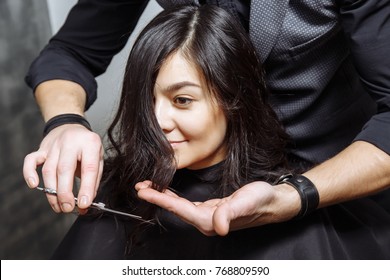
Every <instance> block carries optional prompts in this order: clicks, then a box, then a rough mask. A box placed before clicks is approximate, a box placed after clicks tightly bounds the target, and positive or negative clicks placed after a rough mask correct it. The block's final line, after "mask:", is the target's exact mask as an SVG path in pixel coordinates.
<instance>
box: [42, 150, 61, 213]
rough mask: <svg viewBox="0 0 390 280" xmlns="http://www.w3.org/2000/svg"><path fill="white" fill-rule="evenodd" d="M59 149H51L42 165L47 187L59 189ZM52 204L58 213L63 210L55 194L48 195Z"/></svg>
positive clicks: (43, 177)
mask: <svg viewBox="0 0 390 280" xmlns="http://www.w3.org/2000/svg"><path fill="white" fill-rule="evenodd" d="M58 155H59V151H58V150H57V149H54V150H51V152H50V153H49V154H48V155H47V157H46V161H45V162H44V163H43V165H42V179H43V184H44V186H45V187H46V188H49V189H54V190H57V163H58ZM46 197H47V200H48V201H49V204H50V206H51V207H52V208H53V210H54V211H55V212H57V213H60V212H62V210H61V207H60V205H59V203H58V198H57V196H55V195H46Z"/></svg>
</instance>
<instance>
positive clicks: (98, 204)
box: [36, 187, 154, 224]
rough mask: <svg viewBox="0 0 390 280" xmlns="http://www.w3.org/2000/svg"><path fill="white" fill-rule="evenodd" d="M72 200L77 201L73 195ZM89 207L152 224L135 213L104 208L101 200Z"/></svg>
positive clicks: (52, 190) (53, 190)
mask: <svg viewBox="0 0 390 280" xmlns="http://www.w3.org/2000/svg"><path fill="white" fill-rule="evenodd" d="M36 189H37V190H39V191H42V192H44V193H47V194H51V195H57V192H56V190H55V189H49V188H42V187H36ZM74 200H75V202H76V205H77V202H78V199H77V197H75V198H74ZM90 208H95V209H98V210H101V211H106V212H110V213H113V214H117V215H123V216H127V217H130V218H133V219H136V220H140V221H143V222H145V223H149V224H154V223H153V222H152V221H150V220H145V219H143V218H142V217H141V216H137V215H134V214H130V213H126V212H122V211H117V210H112V209H110V208H106V207H105V204H104V203H102V202H93V203H92V204H91V206H90Z"/></svg>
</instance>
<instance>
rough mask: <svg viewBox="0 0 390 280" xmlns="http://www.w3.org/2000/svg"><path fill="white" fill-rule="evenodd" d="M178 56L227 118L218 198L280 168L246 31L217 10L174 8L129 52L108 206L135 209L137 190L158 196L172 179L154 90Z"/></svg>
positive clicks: (273, 123)
mask: <svg viewBox="0 0 390 280" xmlns="http://www.w3.org/2000/svg"><path fill="white" fill-rule="evenodd" d="M176 52H180V54H181V55H183V56H184V57H185V58H186V59H187V60H188V61H189V62H191V63H192V64H193V65H196V66H197V67H198V70H199V71H200V72H201V74H203V77H204V80H205V81H206V84H207V86H208V88H209V89H210V92H211V93H212V94H213V95H215V98H216V100H217V102H218V105H219V106H221V108H222V109H223V111H224V113H225V116H226V118H227V123H228V128H227V135H226V139H225V141H226V147H227V157H226V159H225V161H224V162H223V165H222V172H221V178H220V179H221V187H220V195H228V194H230V193H232V192H233V191H234V190H236V189H238V188H239V187H241V186H242V185H243V184H245V183H247V182H249V181H253V180H265V181H268V182H273V181H274V180H275V179H276V178H277V177H278V176H280V172H281V170H282V169H283V168H284V166H285V164H286V158H285V151H284V150H285V149H284V148H285V143H286V134H285V132H284V130H283V129H282V127H281V125H280V123H279V121H278V119H277V116H276V114H275V113H274V111H273V110H272V108H271V106H270V105H269V104H268V91H267V88H266V85H265V81H264V73H263V69H262V67H261V64H260V62H259V60H258V58H257V56H256V53H255V49H254V47H253V46H252V44H251V42H250V40H249V38H248V35H247V34H246V32H245V30H244V28H243V27H242V26H241V25H240V24H239V23H238V22H236V20H235V19H234V18H233V16H232V15H230V14H229V13H228V12H226V11H225V10H223V9H221V8H218V7H217V6H211V5H204V6H201V7H195V6H185V7H177V8H174V9H170V10H166V11H163V12H161V13H160V14H159V15H158V16H157V17H155V18H154V19H153V20H152V21H151V22H150V23H149V24H148V25H147V26H146V27H145V28H144V29H143V31H142V32H141V33H140V35H139V36H138V39H137V40H136V42H135V44H134V46H133V48H132V50H131V53H130V56H129V59H128V63H127V66H126V72H125V77H124V82H123V89H122V95H121V99H120V104H119V109H118V112H117V115H116V117H115V119H114V121H113V123H112V124H111V126H110V128H109V131H108V136H109V140H110V142H111V144H112V148H113V149H112V150H111V153H109V156H110V157H109V159H108V160H107V161H106V166H105V177H106V178H111V179H112V180H115V182H116V183H115V188H113V189H111V191H110V194H109V196H110V197H111V198H112V199H111V202H112V203H111V204H121V203H123V204H127V205H130V204H129V203H130V201H133V202H134V203H133V204H134V205H133V206H135V205H136V204H137V202H136V200H135V199H134V197H135V194H134V185H135V184H136V183H137V182H140V181H144V180H152V181H153V182H154V183H155V185H154V187H155V188H158V189H160V190H162V189H164V188H166V187H168V186H169V184H170V182H171V180H172V178H173V176H174V173H175V171H176V167H175V164H174V153H173V150H172V149H171V147H170V145H169V143H168V142H167V140H166V138H165V136H164V134H163V132H162V130H161V128H160V127H159V125H158V122H157V120H156V117H155V114H154V108H153V89H154V84H155V81H156V78H157V75H158V72H159V69H160V68H161V66H162V65H163V63H164V62H165V61H166V59H167V58H168V57H169V56H170V55H172V54H173V53H176ZM119 201H121V203H119ZM114 206H116V205H114ZM119 206H120V205H119Z"/></svg>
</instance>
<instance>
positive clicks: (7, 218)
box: [0, 0, 161, 260]
mask: <svg viewBox="0 0 390 280" xmlns="http://www.w3.org/2000/svg"><path fill="white" fill-rule="evenodd" d="M75 3H76V1H75V0H34V1H23V0H0V217H1V220H0V222H1V226H0V257H1V259H3V260H4V259H14V260H28V259H49V258H50V256H51V253H52V252H53V250H54V249H55V247H56V246H57V245H58V243H59V242H60V241H61V239H62V237H63V236H64V235H65V233H66V231H67V229H68V228H69V226H70V225H71V223H72V222H73V221H74V219H75V217H76V216H75V215H74V214H56V213H54V212H53V211H52V210H51V207H50V206H49V205H48V203H47V200H46V198H45V196H44V195H42V193H40V192H38V191H34V190H30V189H29V188H28V187H27V185H26V184H25V182H24V179H23V176H22V168H23V160H24V157H25V155H27V154H28V153H30V152H32V151H34V150H36V149H37V148H38V146H39V143H40V141H41V137H42V129H43V125H44V123H43V120H42V117H41V115H40V112H39V110H38V107H37V105H36V104H35V101H34V97H33V94H32V91H31V89H29V88H28V87H27V86H26V84H25V83H24V76H25V74H26V72H27V69H28V67H29V65H30V63H31V62H32V60H33V59H34V58H35V57H36V56H37V55H38V53H39V51H40V50H41V49H42V48H43V47H44V45H45V44H46V43H47V41H48V40H49V38H50V37H51V35H52V34H53V33H55V32H56V31H57V30H58V28H59V27H60V26H61V25H62V23H63V22H64V20H65V18H66V15H67V13H68V11H69V9H70V8H71V7H72V6H73V5H74V4H75ZM160 10H161V8H160V7H159V6H158V4H156V2H155V1H154V0H152V1H150V3H149V5H148V7H147V8H146V10H145V12H144V14H143V16H142V17H141V19H140V21H139V23H138V26H137V28H136V30H135V32H134V33H133V36H132V37H131V38H130V40H129V42H128V44H127V46H126V47H125V49H124V50H123V51H122V52H120V53H119V54H118V55H117V56H116V57H115V58H114V60H113V62H112V63H111V65H110V67H109V69H108V70H107V72H106V73H105V74H103V75H101V76H100V77H98V85H99V88H98V96H99V97H98V101H97V102H96V103H95V104H94V105H93V106H92V108H91V109H90V110H89V111H88V112H87V117H88V120H89V121H90V122H91V125H92V127H93V129H94V130H95V131H96V132H98V133H99V134H100V135H101V136H102V138H104V135H105V131H106V129H107V126H108V123H109V121H110V120H111V118H112V116H113V112H114V111H115V109H116V104H117V97H118V93H119V91H120V88H121V80H122V76H123V69H124V66H125V63H126V59H127V55H128V52H129V49H130V48H131V45H132V43H133V41H134V38H135V37H136V35H137V34H138V32H139V31H140V28H142V27H143V26H144V25H145V24H146V23H147V22H148V21H149V20H150V19H151V18H152V17H153V16H154V15H155V14H156V13H158V12H159V11H160Z"/></svg>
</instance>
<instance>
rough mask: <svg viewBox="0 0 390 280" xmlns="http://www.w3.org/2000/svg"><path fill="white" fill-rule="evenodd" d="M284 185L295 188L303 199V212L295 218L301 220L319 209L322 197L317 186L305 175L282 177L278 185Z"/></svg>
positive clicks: (286, 175)
mask: <svg viewBox="0 0 390 280" xmlns="http://www.w3.org/2000/svg"><path fill="white" fill-rule="evenodd" d="M282 183H285V184H288V185H290V186H292V187H294V188H295V189H296V190H297V191H298V193H299V196H300V197H301V210H300V211H299V213H298V215H297V216H295V219H301V218H303V217H305V216H307V215H308V214H309V213H311V212H313V211H314V210H316V209H317V207H318V204H319V202H320V196H319V194H318V191H317V188H316V186H315V185H314V184H313V182H312V181H310V180H309V179H308V178H306V177H305V176H303V175H299V174H291V173H290V174H285V175H282V176H281V177H280V178H279V180H278V181H277V184H282Z"/></svg>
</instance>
